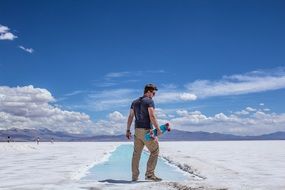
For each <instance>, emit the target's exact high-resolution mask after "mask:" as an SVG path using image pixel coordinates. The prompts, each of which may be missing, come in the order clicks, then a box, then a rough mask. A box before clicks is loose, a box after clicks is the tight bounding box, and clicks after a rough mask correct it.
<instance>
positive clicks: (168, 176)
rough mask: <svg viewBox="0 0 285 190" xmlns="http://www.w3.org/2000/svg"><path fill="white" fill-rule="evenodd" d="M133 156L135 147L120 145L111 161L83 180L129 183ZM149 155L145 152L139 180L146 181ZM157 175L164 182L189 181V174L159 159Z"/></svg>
mask: <svg viewBox="0 0 285 190" xmlns="http://www.w3.org/2000/svg"><path fill="white" fill-rule="evenodd" d="M132 154H133V145H120V146H119V147H118V148H117V149H116V150H115V151H114V152H113V153H112V155H111V156H110V158H109V160H108V161H106V162H104V163H101V164H98V165H95V166H94V167H93V168H91V169H90V170H89V172H88V174H87V175H86V176H85V177H84V178H83V180H96V181H107V182H127V181H130V180H131V176H132V173H131V159H132ZM148 157H149V154H148V153H147V152H145V151H143V153H142V156H141V160H140V176H139V180H144V175H145V170H146V164H147V160H148ZM155 173H156V175H157V176H159V177H161V178H162V179H163V180H167V181H184V180H187V179H188V177H187V174H186V173H185V172H183V171H181V170H180V169H179V168H177V167H176V166H173V165H170V164H168V163H167V162H166V161H164V160H163V159H161V158H159V159H158V162H157V166H156V170H155Z"/></svg>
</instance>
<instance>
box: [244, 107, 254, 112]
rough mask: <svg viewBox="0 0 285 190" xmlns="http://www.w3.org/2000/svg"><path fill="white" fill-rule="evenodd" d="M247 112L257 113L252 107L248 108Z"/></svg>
mask: <svg viewBox="0 0 285 190" xmlns="http://www.w3.org/2000/svg"><path fill="white" fill-rule="evenodd" d="M245 110H246V111H248V112H254V111H256V109H254V108H252V107H246V108H245Z"/></svg>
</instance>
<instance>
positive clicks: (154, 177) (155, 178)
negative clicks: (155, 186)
mask: <svg viewBox="0 0 285 190" xmlns="http://www.w3.org/2000/svg"><path fill="white" fill-rule="evenodd" d="M145 180H151V181H161V180H162V179H161V178H159V177H156V176H155V175H152V176H145Z"/></svg>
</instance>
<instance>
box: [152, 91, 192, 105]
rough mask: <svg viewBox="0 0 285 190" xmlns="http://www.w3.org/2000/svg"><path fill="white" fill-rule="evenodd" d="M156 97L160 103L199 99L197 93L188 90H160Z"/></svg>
mask: <svg viewBox="0 0 285 190" xmlns="http://www.w3.org/2000/svg"><path fill="white" fill-rule="evenodd" d="M156 96H157V97H155V100H156V101H157V102H158V103H174V102H180V101H194V100H196V99H197V96H196V95H195V94H191V93H187V92H171V91H168V92H167V91H159V92H158V93H157V95H156Z"/></svg>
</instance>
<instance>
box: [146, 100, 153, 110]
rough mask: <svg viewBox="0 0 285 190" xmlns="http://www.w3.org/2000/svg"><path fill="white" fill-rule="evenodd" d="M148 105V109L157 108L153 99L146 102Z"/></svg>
mask: <svg viewBox="0 0 285 190" xmlns="http://www.w3.org/2000/svg"><path fill="white" fill-rule="evenodd" d="M146 105H147V107H148V108H149V107H153V108H155V105H154V101H153V100H152V99H149V100H148V101H146Z"/></svg>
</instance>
